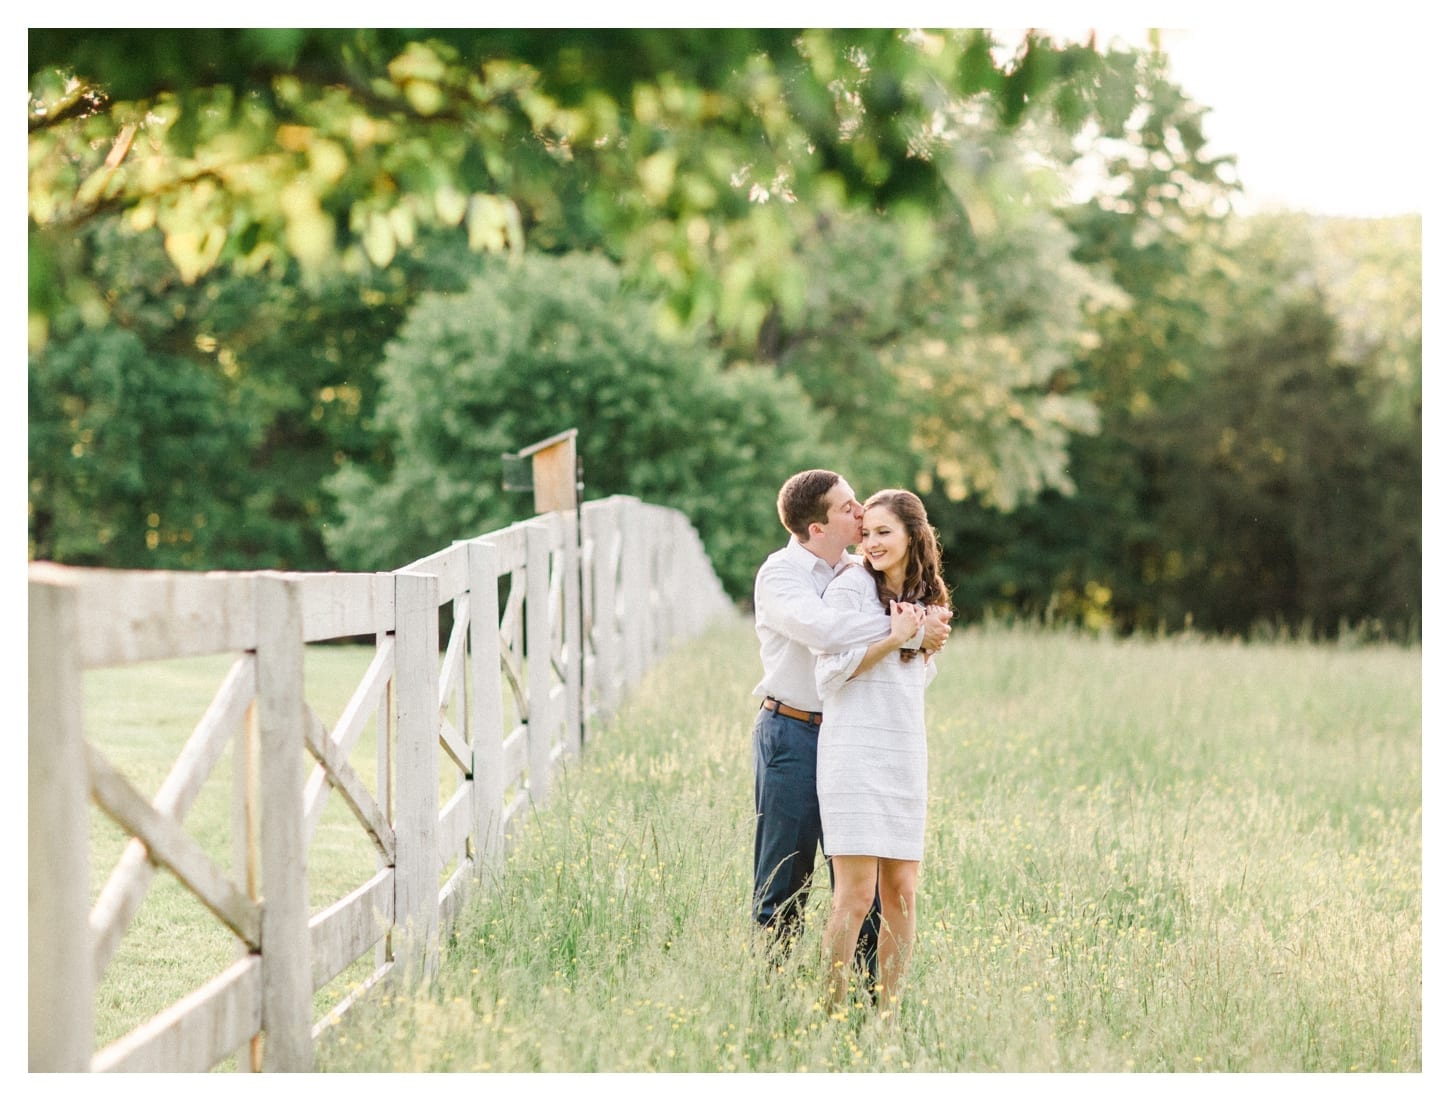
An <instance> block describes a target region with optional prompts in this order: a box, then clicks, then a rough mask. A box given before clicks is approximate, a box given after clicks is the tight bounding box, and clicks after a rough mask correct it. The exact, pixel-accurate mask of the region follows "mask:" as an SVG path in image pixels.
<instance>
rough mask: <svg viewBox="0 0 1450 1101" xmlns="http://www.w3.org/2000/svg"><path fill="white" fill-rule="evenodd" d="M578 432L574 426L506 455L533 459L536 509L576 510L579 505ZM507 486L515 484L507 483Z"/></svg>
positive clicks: (511, 457) (514, 458)
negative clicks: (576, 445)
mask: <svg viewBox="0 0 1450 1101" xmlns="http://www.w3.org/2000/svg"><path fill="white" fill-rule="evenodd" d="M578 435H579V430H578V429H577V428H570V429H568V430H567V431H565V432H560V433H559V434H558V435H557V436H550V437H549V438H548V439H547V440H540V441H539V442H538V443H534V444H530V445H529V446H528V447H526V448H524V449H523V450H522V451H520V452H518V453H517V454H515V455H506V456H505V461H509V460H515V461H522V460H524V459H528V460H530V463H531V471H530V474H531V480H532V482H533V489H534V511H535V512H537V513H541V514H542V513H545V512H572V511H574V510H575V509H576V508H578V507H579V496H578V469H579V468H578V458H577V456H576V454H575V450H574V439H575V437H576V436H578ZM505 488H515V487H514V486H513V485H506V486H505Z"/></svg>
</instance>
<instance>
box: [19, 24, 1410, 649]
mask: <svg viewBox="0 0 1450 1101" xmlns="http://www.w3.org/2000/svg"><path fill="white" fill-rule="evenodd" d="M188 33H192V34H194V35H195V36H196V37H195V40H194V41H193V40H192V39H184V40H183V39H173V38H170V37H168V36H167V35H166V34H151V35H149V36H139V37H134V38H125V37H124V36H123V38H124V40H105V41H100V40H98V39H96V38H95V36H88V35H86V34H85V33H84V32H32V35H31V47H32V55H31V61H32V69H33V71H34V74H35V75H34V76H33V77H32V82H31V84H32V119H31V134H32V136H31V180H30V192H31V193H30V207H31V310H32V325H31V334H32V337H31V354H30V386H29V414H30V472H29V477H30V483H29V484H30V550H31V554H32V556H34V557H40V558H50V559H56V560H60V561H66V562H75V563H86V564H97V565H111V566H144V567H154V568H256V567H286V568H298V569H324V568H345V569H354V568H390V567H393V566H396V565H401V564H402V563H403V562H405V561H407V560H409V559H410V558H412V557H415V556H417V555H419V554H423V553H427V552H429V551H431V550H434V549H437V547H438V546H441V545H444V544H445V543H446V542H448V541H449V540H451V539H454V538H459V537H462V536H464V535H466V534H469V533H471V532H473V531H481V530H487V529H488V528H491V527H494V526H498V525H500V524H503V523H507V522H509V521H511V520H513V519H517V518H520V517H521V516H523V515H524V514H525V512H526V508H527V503H528V502H527V500H526V499H525V498H524V497H522V496H521V495H518V494H511V493H509V492H507V491H505V490H504V489H503V486H502V482H501V474H502V470H501V462H500V453H501V452H503V451H506V450H513V449H516V448H518V447H519V446H521V445H523V444H526V443H528V442H531V441H532V440H534V439H538V438H541V437H544V436H548V435H551V434H553V433H554V432H557V431H559V430H561V429H563V428H566V427H577V428H579V429H580V448H581V456H582V460H583V469H584V480H585V484H586V495H587V496H590V497H594V496H602V495H606V494H610V493H633V494H637V495H640V496H643V497H646V498H648V499H652V500H659V501H667V502H669V503H672V504H675V505H677V506H678V507H681V508H682V509H684V510H685V511H686V512H687V513H688V514H689V515H690V516H691V518H692V519H693V520H694V522H695V524H696V526H697V527H698V528H699V530H700V531H701V533H702V535H703V537H704V539H705V541H706V545H707V546H708V547H709V549H710V550H711V553H712V555H713V557H714V559H715V562H716V565H717V568H718V569H719V570H720V573H721V576H722V577H723V578H724V579H725V581H726V583H727V586H728V587H729V588H730V590H731V591H732V592H733V593H735V594H736V595H737V596H740V597H742V598H744V597H746V596H747V595H748V592H749V588H750V580H751V577H752V575H753V570H754V567H755V564H756V563H757V562H758V561H759V559H760V558H761V557H763V555H764V554H765V553H767V552H768V551H769V550H770V549H771V548H772V547H773V546H774V545H775V544H776V543H778V542H779V541H780V539H781V538H782V535H783V533H781V532H780V531H779V527H778V524H777V522H776V521H775V519H774V509H773V494H774V490H775V487H776V486H778V485H779V483H780V481H781V480H783V479H784V477H785V476H786V475H788V474H789V473H790V472H791V471H792V470H794V469H798V468H799V467H801V466H806V465H829V466H834V467H836V468H839V469H841V470H843V471H844V472H846V473H847V474H848V475H849V476H850V477H851V479H852V481H853V483H854V484H856V485H857V486H858V488H860V489H862V490H863V491H864V490H867V489H871V488H876V487H878V486H882V485H886V484H900V485H907V486H910V487H912V488H916V489H918V490H919V491H920V492H922V493H923V495H924V496H925V497H926V499H927V503H928V506H929V508H930V509H931V513H932V516H933V519H934V521H935V522H936V523H937V525H938V527H939V529H940V531H941V534H942V537H943V543H944V546H945V551H946V560H947V565H948V569H949V571H950V577H949V580H950V582H951V584H952V585H953V587H954V591H955V595H956V600H957V603H958V605H959V607H960V608H961V609H962V610H963V612H964V614H966V615H968V616H980V615H984V614H1028V615H1034V616H1037V615H1047V616H1052V617H1056V618H1062V619H1066V620H1070V621H1073V622H1079V623H1084V624H1086V625H1089V626H1092V627H1104V626H1111V627H1115V628H1118V629H1122V630H1132V629H1148V630H1155V629H1177V628H1179V627H1181V626H1183V625H1184V624H1186V623H1192V624H1194V625H1196V626H1197V627H1199V628H1202V629H1208V630H1223V631H1233V632H1244V631H1249V630H1253V629H1255V628H1257V627H1260V626H1262V625H1265V624H1268V625H1271V626H1273V625H1279V626H1288V627H1291V628H1293V629H1295V630H1298V629H1301V628H1303V629H1307V630H1309V631H1312V632H1313V633H1315V634H1320V635H1323V634H1332V633H1334V632H1336V631H1338V630H1340V629H1341V628H1342V626H1343V625H1345V624H1349V625H1353V626H1355V627H1356V628H1361V627H1364V626H1369V627H1371V628H1372V629H1373V630H1376V631H1382V632H1385V633H1389V634H1393V635H1397V636H1399V635H1406V634H1415V633H1416V632H1417V631H1418V623H1419V600H1420V407H1419V393H1420V358H1419V357H1420V351H1419V327H1420V313H1419V276H1418V272H1419V262H1420V260H1419V224H1418V219H1403V220H1399V221H1396V222H1376V223H1353V222H1340V221H1328V222H1326V221H1322V220H1313V219H1307V218H1303V217H1301V216H1295V215H1284V216H1277V217H1261V218H1256V219H1244V218H1240V217H1235V216H1232V215H1230V214H1229V213H1228V207H1227V204H1226V198H1227V196H1228V194H1229V192H1230V191H1231V189H1232V174H1231V171H1229V170H1228V166H1225V165H1224V164H1223V163H1222V162H1220V161H1215V160H1211V159H1208V158H1206V157H1204V156H1203V152H1202V150H1203V140H1202V135H1201V130H1200V126H1199V123H1200V120H1201V117H1202V113H1203V109H1202V108H1201V107H1199V106H1198V105H1195V104H1193V103H1191V102H1190V101H1188V100H1186V99H1184V97H1183V96H1182V95H1181V93H1180V92H1179V91H1178V89H1177V88H1176V87H1175V86H1174V85H1173V84H1172V82H1171V81H1169V80H1168V79H1167V77H1166V74H1165V73H1164V72H1163V69H1162V61H1161V58H1158V57H1157V56H1156V55H1153V54H1151V53H1145V52H1133V51H1122V50H1116V49H1107V50H1102V49H1094V48H1091V47H1087V46H1076V45H1073V44H1071V43H1067V44H1064V43H1054V42H1052V41H1050V40H1047V39H1041V38H1029V39H1028V40H1027V41H1026V42H1024V43H1023V44H1021V45H1019V46H1018V47H1017V48H1016V50H1015V52H1012V51H1005V52H1004V51H1002V50H1000V49H997V50H993V49H989V47H991V46H992V42H991V39H990V36H987V35H985V34H984V33H983V32H963V33H943V34H940V35H926V36H922V35H916V36H909V35H903V34H898V33H895V32H859V33H854V34H853V33H849V32H824V31H822V32H803V33H798V34H788V33H785V32H763V31H762V32H738V33H737V34H733V35H730V36H726V37H725V38H723V39H718V40H711V41H708V42H707V41H706V40H705V39H702V38H700V37H698V34H697V33H695V32H614V33H612V34H611V35H609V36H606V37H604V38H602V39H598V40H593V39H590V38H588V36H583V35H580V34H576V33H573V32H560V33H557V34H553V35H549V34H542V33H527V32H518V31H510V32H437V33H428V34H424V33H422V32H412V33H409V34H404V33H403V32H343V31H336V32H220V31H218V32H188ZM227 35H253V36H261V37H260V38H257V39H256V41H255V42H252V41H250V40H249V43H250V44H251V45H254V46H258V48H257V49H254V50H253V51H252V52H251V53H249V54H248V53H243V52H239V51H237V50H236V49H231V50H218V51H217V52H216V53H214V54H213V53H208V52H207V51H208V50H209V49H210V48H211V47H210V45H209V43H212V37H211V36H222V37H221V38H220V39H218V40H217V41H220V42H223V43H227V42H229V43H230V45H231V46H233V47H235V46H236V45H237V42H236V40H235V39H232V40H228V39H227V38H226V36H227ZM186 43H189V44H190V45H189V47H188V49H189V50H190V52H187V50H179V49H178V46H179V45H185V44H186ZM622 56H628V57H629V58H630V59H631V64H630V66H625V65H623V63H622V62H620V60H619V59H620V57H622ZM208 58H213V61H211V62H208V61H207V59H208ZM369 134H371V135H372V136H371V137H367V135H369ZM381 135H385V137H384V136H381ZM1084 136H1087V137H1091V138H1092V139H1093V140H1092V141H1090V142H1086V143H1085V142H1082V141H1075V140H1074V139H1075V138H1082V137H1084ZM123 143H124V148H123ZM142 145H144V146H145V150H144V152H145V154H146V156H144V157H143V156H142V155H141V154H142V150H141V146H142ZM118 149H122V152H121V153H119V154H118V153H117V152H116V150H118ZM238 150H241V152H240V153H239V152H238ZM1084 150H1086V152H1085V151H1084ZM228 157H230V158H231V159H227V158H228ZM1089 158H1092V159H1093V160H1094V162H1095V166H1096V172H1097V173H1098V176H1099V178H1100V180H1101V183H1100V184H1099V186H1098V187H1097V189H1096V190H1095V191H1094V193H1093V194H1092V195H1090V196H1089V197H1087V198H1086V199H1083V198H1081V197H1077V196H1072V195H1069V194H1068V192H1067V189H1066V186H1065V184H1064V182H1063V181H1064V180H1066V179H1067V178H1069V176H1070V174H1072V173H1073V172H1074V171H1076V170H1078V169H1080V168H1082V167H1083V165H1084V162H1085V161H1086V160H1087V159H1089ZM112 161H114V163H111V162H112ZM148 166H149V168H148ZM279 197H280V198H279ZM455 213H456V214H457V217H456V218H455V217H454V214H455Z"/></svg>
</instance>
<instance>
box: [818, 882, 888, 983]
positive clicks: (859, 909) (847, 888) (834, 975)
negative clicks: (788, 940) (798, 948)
mask: <svg viewBox="0 0 1450 1101" xmlns="http://www.w3.org/2000/svg"><path fill="white" fill-rule="evenodd" d="M876 863H877V861H876V858H875V857H874V856H833V857H832V858H831V870H832V872H833V873H834V874H835V878H836V883H835V887H834V888H833V889H832V891H831V916H830V918H829V919H828V920H827V921H826V933H825V938H824V940H825V951H826V962H827V966H828V968H829V973H828V978H827V981H826V1001H827V1003H828V1004H829V1005H830V1006H831V1007H832V1008H834V1007H836V1006H838V1005H840V1004H841V1002H843V1001H844V1000H845V998H846V991H847V989H848V988H849V986H850V983H851V961H852V960H853V959H854V958H855V955H856V938H857V937H858V936H859V935H860V933H861V923H862V922H863V921H865V920H866V915H867V914H868V913H869V912H870V910H871V903H872V902H873V901H874V900H875V898H876Z"/></svg>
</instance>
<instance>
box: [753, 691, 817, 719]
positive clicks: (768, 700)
mask: <svg viewBox="0 0 1450 1101" xmlns="http://www.w3.org/2000/svg"><path fill="white" fill-rule="evenodd" d="M760 706H761V707H763V708H765V709H766V710H767V711H774V712H775V713H776V714H777V715H784V716H785V717H786V718H787V719H799V720H800V721H801V722H803V723H810V724H811V725H812V726H820V725H821V718H822V716H821V713H820V712H819V711H801V710H799V709H798V708H794V707H791V706H790V704H786V703H781V702H780V701H779V700H778V699H776V698H775V697H774V696H766V697H765V700H764V701H763V702H762V703H761V705H760Z"/></svg>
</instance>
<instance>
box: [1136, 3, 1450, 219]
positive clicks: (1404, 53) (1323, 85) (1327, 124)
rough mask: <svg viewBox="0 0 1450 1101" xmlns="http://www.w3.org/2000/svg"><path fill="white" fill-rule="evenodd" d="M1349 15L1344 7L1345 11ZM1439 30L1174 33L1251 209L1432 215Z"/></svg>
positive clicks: (1188, 80)
mask: <svg viewBox="0 0 1450 1101" xmlns="http://www.w3.org/2000/svg"><path fill="white" fill-rule="evenodd" d="M1340 10H1341V11H1343V10H1344V9H1340ZM1426 32H1427V28H1423V27H1415V26H1414V25H1413V24H1406V25H1404V26H1402V27H1400V28H1391V27H1388V26H1384V25H1377V24H1362V23H1350V22H1348V21H1344V20H1339V19H1329V20H1323V21H1316V22H1315V24H1314V25H1312V26H1309V25H1305V26H1301V27H1291V26H1274V27H1270V28H1266V29H1257V28H1256V27H1255V25H1254V24H1253V23H1252V22H1243V23H1240V22H1237V21H1236V22H1235V23H1233V24H1219V25H1214V26H1208V27H1194V28H1191V29H1184V30H1168V29H1165V30H1164V32H1163V34H1162V42H1163V46H1164V48H1165V50H1166V51H1167V53H1168V56H1169V59H1170V66H1171V70H1170V71H1171V73H1172V75H1173V76H1174V79H1175V80H1176V82H1177V83H1178V84H1179V85H1180V86H1181V87H1182V88H1183V90H1184V91H1185V92H1186V93H1187V94H1188V96H1189V97H1190V98H1192V99H1193V100H1194V101H1195V102H1197V103H1199V104H1201V105H1202V106H1204V107H1208V108H1210V109H1211V110H1210V113H1209V114H1208V116H1207V118H1206V120H1205V124H1204V128H1205V133H1206V134H1207V136H1208V137H1209V139H1210V141H1211V142H1212V143H1213V145H1214V146H1216V147H1217V151H1218V152H1220V153H1231V154H1236V155H1237V156H1238V164H1239V178H1240V179H1241V180H1242V181H1243V184H1244V188H1245V198H1246V200H1247V202H1246V204H1245V209H1260V208H1263V207H1268V206H1276V205H1282V206H1289V207H1293V208H1296V209H1301V210H1306V211H1309V212H1312V213H1316V214H1340V215H1352V216H1358V217H1380V216H1385V215H1393V214H1406V213H1424V209H1425V204H1426V200H1427V199H1428V194H1427V189H1428V179H1427V176H1428V171H1429V166H1428V163H1427V152H1426V146H1427V145H1429V144H1430V142H1431V140H1432V139H1431V134H1432V133H1433V128H1432V124H1431V114H1430V112H1431V106H1432V105H1431V104H1430V103H1429V102H1427V93H1428V89H1429V80H1428V78H1427V77H1426V75H1425V69H1424V65H1425V63H1426V61H1427V59H1428V56H1429V51H1428V45H1429V43H1428V35H1427V33H1426Z"/></svg>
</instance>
